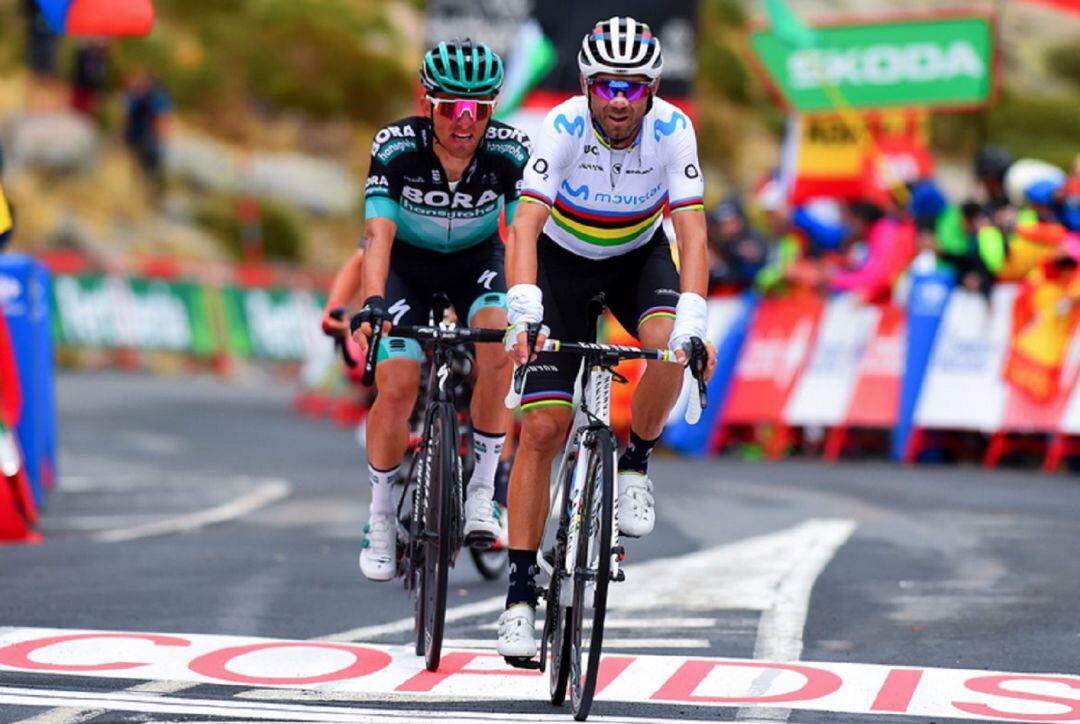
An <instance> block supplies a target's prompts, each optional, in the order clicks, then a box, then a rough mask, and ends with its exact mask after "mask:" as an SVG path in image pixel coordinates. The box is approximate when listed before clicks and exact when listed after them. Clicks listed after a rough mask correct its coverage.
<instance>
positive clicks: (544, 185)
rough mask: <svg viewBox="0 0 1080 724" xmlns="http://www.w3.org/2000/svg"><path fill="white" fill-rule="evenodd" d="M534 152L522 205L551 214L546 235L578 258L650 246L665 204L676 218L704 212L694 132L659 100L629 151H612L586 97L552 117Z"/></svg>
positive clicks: (683, 116) (682, 116)
mask: <svg viewBox="0 0 1080 724" xmlns="http://www.w3.org/2000/svg"><path fill="white" fill-rule="evenodd" d="M534 149H535V150H534V152H533V155H532V157H531V158H530V159H529V163H528V165H527V166H526V168H525V175H524V179H523V181H522V190H521V200H522V201H523V202H530V203H541V204H544V205H545V206H547V207H548V208H549V209H551V216H550V217H549V218H548V220H547V223H545V224H544V233H545V234H547V235H548V236H549V237H551V239H553V240H554V241H555V242H556V243H557V244H559V246H562V247H563V248H565V249H567V250H568V251H571V252H573V253H575V254H578V255H579V256H583V257H587V258H589V259H605V258H609V257H613V256H620V255H622V254H626V253H627V252H630V251H633V250H634V249H637V248H638V247H640V246H642V245H644V244H645V243H647V242H648V241H649V240H650V239H651V238H652V237H653V234H655V233H656V229H657V227H659V226H660V224H661V222H662V220H663V212H664V207H665V205H666V206H668V207H670V209H671V211H672V213H675V212H677V211H684V210H687V209H703V208H704V205H703V202H702V194H703V192H704V183H703V181H702V178H701V167H700V165H699V164H698V157H697V138H696V137H695V136H694V126H693V124H691V123H690V119H689V118H687V116H686V114H685V113H683V112H682V111H680V110H679V109H678V108H676V107H675V106H674V105H672V104H671V103H668V102H666V101H663V100H661V99H659V98H654V99H653V107H652V109H651V110H650V111H649V112H648V113H647V114H645V118H644V119H643V120H642V124H641V130H640V132H639V133H638V138H637V140H636V141H635V142H634V145H633V146H631V147H630V148H628V149H626V150H625V151H615V152H613V151H612V150H611V149H610V148H609V147H608V146H607V144H606V143H605V142H604V141H603V140H601V138H600V136H599V135H598V134H597V133H596V131H595V130H594V129H593V126H592V122H591V120H590V118H589V105H588V99H587V98H586V97H585V96H575V97H573V98H571V99H569V100H567V101H565V102H563V103H561V104H559V105H558V106H556V107H555V108H553V109H552V110H551V112H550V113H548V115H547V118H545V119H544V126H543V129H542V130H541V132H540V137H539V140H538V141H537V142H536V144H535V145H534ZM613 155H614V156H615V160H614V161H613V159H612V156H613ZM619 156H621V159H620V158H619ZM618 163H621V167H616V168H613V164H618Z"/></svg>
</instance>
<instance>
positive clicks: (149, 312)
mask: <svg viewBox="0 0 1080 724" xmlns="http://www.w3.org/2000/svg"><path fill="white" fill-rule="evenodd" d="M53 303H54V305H55V308H56V315H55V320H54V328H55V332H56V339H57V343H58V344H60V345H63V346H70V347H91V348H101V349H120V348H132V349H139V350H157V351H168V352H184V353H191V354H195V355H198V356H208V355H211V354H213V353H214V351H215V349H216V344H215V341H214V337H213V331H212V326H211V324H210V321H209V318H208V314H209V312H208V309H207V302H206V296H205V292H204V289H203V287H202V286H201V285H199V284H196V283H193V282H185V281H164V280H160V279H147V278H138V277H123V276H113V275H108V276H106V275H102V274H83V275H78V276H67V275H64V276H58V277H57V278H56V280H55V283H54V284H53Z"/></svg>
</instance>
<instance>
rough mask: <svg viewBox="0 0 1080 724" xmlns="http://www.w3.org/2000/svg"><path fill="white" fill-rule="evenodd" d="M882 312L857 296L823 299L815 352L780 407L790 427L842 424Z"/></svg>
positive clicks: (844, 295) (846, 295)
mask: <svg viewBox="0 0 1080 724" xmlns="http://www.w3.org/2000/svg"><path fill="white" fill-rule="evenodd" d="M880 316H881V314H880V311H879V310H878V308H877V307H875V306H873V305H867V304H862V303H860V302H859V300H858V298H857V297H856V295H855V294H841V295H839V296H835V297H833V298H832V299H830V300H829V301H828V302H827V303H826V305H825V312H824V314H823V315H822V318H821V324H820V325H818V333H817V340H816V342H815V343H814V351H813V353H812V354H811V355H810V361H809V362H808V363H807V365H806V369H805V370H804V371H803V373H802V376H801V377H800V378H799V381H798V383H797V384H796V386H795V390H794V391H793V392H792V395H791V399H790V400H789V401H788V404H787V407H786V409H785V411H784V420H785V421H786V422H787V423H788V424H789V425H792V426H795V427H802V426H805V425H821V426H832V425H838V424H840V423H841V422H843V420H844V416H845V414H846V413H847V409H848V402H849V401H850V399H851V394H852V392H853V391H854V389H855V382H856V379H857V376H858V372H859V366H860V363H861V362H862V359H863V356H864V353H865V351H866V347H867V344H868V343H869V341H870V337H871V335H872V334H873V333H874V330H875V328H876V327H877V323H878V318H879V317H880Z"/></svg>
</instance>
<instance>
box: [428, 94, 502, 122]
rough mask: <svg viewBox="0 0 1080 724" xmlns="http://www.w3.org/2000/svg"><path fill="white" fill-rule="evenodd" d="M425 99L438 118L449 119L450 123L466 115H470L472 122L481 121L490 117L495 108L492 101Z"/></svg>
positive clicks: (430, 97) (429, 97)
mask: <svg viewBox="0 0 1080 724" xmlns="http://www.w3.org/2000/svg"><path fill="white" fill-rule="evenodd" d="M427 99H428V100H429V101H431V105H432V106H434V107H435V111H436V112H437V113H438V114H439V115H440V116H442V117H443V118H449V119H450V120H452V121H456V120H457V119H459V118H461V117H462V116H463V115H465V114H466V113H468V114H469V115H471V116H472V117H473V120H474V121H482V120H484V119H485V118H487V117H488V116H490V115H491V112H492V110H493V109H494V108H495V101H494V100H490V101H477V100H471V99H470V100H465V99H463V98H434V97H432V96H428V97H427Z"/></svg>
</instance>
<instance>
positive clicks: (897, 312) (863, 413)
mask: <svg viewBox="0 0 1080 724" xmlns="http://www.w3.org/2000/svg"><path fill="white" fill-rule="evenodd" d="M906 330H907V324H906V320H905V315H904V311H903V310H902V309H900V308H899V307H894V306H892V305H891V304H890V305H887V306H884V307H881V308H880V315H879V319H878V325H877V330H875V332H874V335H873V337H872V338H871V339H870V343H869V344H868V345H867V347H866V353H865V354H864V355H863V358H862V362H861V363H860V364H859V373H858V380H857V382H856V383H855V389H854V391H853V392H852V394H851V404H849V405H848V409H847V414H846V415H845V420H844V422H845V424H846V425H848V426H849V427H872V428H891V427H892V426H893V425H894V424H895V423H896V420H897V416H898V415H899V412H900V376H901V374H902V373H903V369H904V341H905V337H906Z"/></svg>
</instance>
